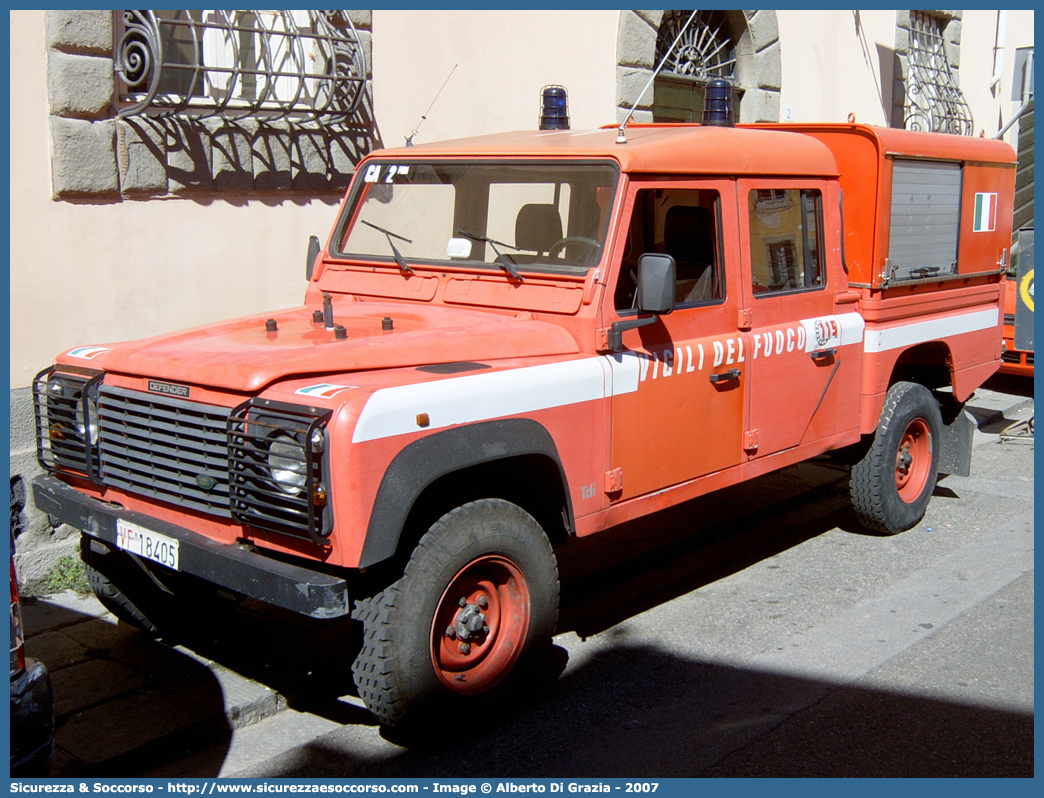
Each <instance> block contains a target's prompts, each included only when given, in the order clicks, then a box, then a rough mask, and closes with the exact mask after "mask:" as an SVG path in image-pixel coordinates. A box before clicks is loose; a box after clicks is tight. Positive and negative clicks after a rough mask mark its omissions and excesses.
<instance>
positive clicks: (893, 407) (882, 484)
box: [850, 382, 942, 535]
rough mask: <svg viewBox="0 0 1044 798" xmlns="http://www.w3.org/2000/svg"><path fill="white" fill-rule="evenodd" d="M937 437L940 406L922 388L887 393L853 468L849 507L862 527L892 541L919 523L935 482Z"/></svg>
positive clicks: (904, 385)
mask: <svg viewBox="0 0 1044 798" xmlns="http://www.w3.org/2000/svg"><path fill="white" fill-rule="evenodd" d="M941 435H942V415H941V413H940V411H939V403H938V402H936V401H935V398H934V397H933V396H932V394H931V392H930V391H929V390H928V389H927V388H925V387H924V386H923V385H919V384H917V383H913V382H898V383H896V384H895V385H893V386H892V387H891V388H890V389H889V390H888V395H887V396H886V397H885V404H884V409H883V410H882V411H881V421H880V423H879V424H878V427H877V432H876V434H875V435H874V440H873V443H872V444H871V446H870V449H869V450H868V451H867V453H866V455H865V456H864V457H863V458H862V459H861V460H860V461H859V462H857V463H856V464H855V465H854V466H852V479H851V483H850V491H851V496H852V506H853V507H854V509H855V511H856V514H857V515H858V516H859V519H860V521H861V522H862V523H863V525H864V526H866V527H867V528H869V529H871V530H874V531H876V532H883V533H885V534H889V535H895V534H898V533H899V532H903V531H905V530H907V529H909V528H910V527H913V526H916V525H917V524H918V523H919V522H920V520H921V519H922V518H923V517H924V513H925V510H927V508H928V501H929V500H930V499H931V496H932V492H933V491H934V490H935V483H936V479H937V478H938V473H939V445H940V441H941Z"/></svg>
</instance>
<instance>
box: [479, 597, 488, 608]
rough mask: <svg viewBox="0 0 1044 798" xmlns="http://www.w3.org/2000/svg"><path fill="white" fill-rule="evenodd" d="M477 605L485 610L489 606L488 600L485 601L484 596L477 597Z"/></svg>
mask: <svg viewBox="0 0 1044 798" xmlns="http://www.w3.org/2000/svg"><path fill="white" fill-rule="evenodd" d="M478 605H479V606H480V607H481V608H482V609H486V607H488V606H489V599H487V598H486V597H485V596H479V598H478Z"/></svg>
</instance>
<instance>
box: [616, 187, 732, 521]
mask: <svg viewBox="0 0 1044 798" xmlns="http://www.w3.org/2000/svg"><path fill="white" fill-rule="evenodd" d="M624 219H625V224H626V225H627V228H626V229H627V234H626V236H622V237H621V239H622V242H621V244H619V245H618V250H617V251H616V252H615V253H614V258H615V259H616V261H617V267H616V269H615V273H616V282H615V289H614V293H613V300H614V302H613V305H614V308H615V313H613V312H609V313H607V315H606V317H605V321H606V322H607V326H608V325H609V324H611V323H612V322H613V321H614V320H617V321H619V320H625V319H632V318H635V316H637V315H639V314H638V312H637V310H636V309H635V308H636V300H635V293H636V285H637V270H638V259H639V257H640V256H641V255H642V254H643V253H646V252H657V253H666V254H670V255H671V256H673V257H674V259H675V264H676V285H675V301H676V306H675V310H674V312H673V313H670V314H667V315H664V316H661V317H660V318H659V320H658V321H657V322H656V323H654V324H650V325H647V326H644V327H640V328H637V329H632V330H627V331H625V332H624V333H623V338H622V340H623V351H621V352H619V353H615V354H611V355H609V356H608V360H609V363H610V367H611V370H612V379H613V398H612V441H611V471H610V472H609V475H608V477H607V483H609V484H607V487H606V492H607V493H608V494H609V497H610V499H611V500H612V501H619V500H625V499H629V498H634V497H637V496H641V495H644V494H648V493H651V492H654V491H658V490H662V489H664V488H668V487H670V486H672V485H677V484H679V483H682V482H685V481H687V480H691V479H693V478H695V477H699V476H702V475H705V474H709V473H712V472H715V471H719V470H721V469H724V468H727V467H729V466H732V465H736V464H737V463H739V462H741V459H742V456H743V450H742V442H741V437H742V433H743V426H744V425H743V420H744V419H743V416H744V410H745V404H746V402H745V396H746V391H747V387H748V383H749V375H748V371H747V369H748V366H749V361H748V351H749V339H748V337H747V336H746V335H745V334H743V333H741V332H740V331H739V330H738V329H737V308H738V306H739V297H740V291H739V286H738V276H739V275H738V264H739V252H738V245H737V240H736V236H735V234H733V235H732V236H731V237H730V236H727V235H723V231H735V230H737V227H736V222H737V219H736V204H735V186H734V183H733V182H731V181H728V180H707V181H704V180H676V181H657V182H655V183H651V182H650V183H642V182H632V183H631V184H630V186H629V192H628V197H627V199H626V202H625V206H624Z"/></svg>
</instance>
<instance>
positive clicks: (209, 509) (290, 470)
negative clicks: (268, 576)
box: [33, 369, 333, 545]
mask: <svg viewBox="0 0 1044 798" xmlns="http://www.w3.org/2000/svg"><path fill="white" fill-rule="evenodd" d="M101 380H102V375H101V374H97V375H89V378H88V377H83V376H78V375H74V374H68V373H61V372H55V371H54V370H53V369H48V370H47V371H44V372H41V373H40V374H39V375H38V376H37V378H36V381H35V382H34V383H33V395H34V400H35V403H36V425H37V433H36V436H37V449H38V454H39V458H40V463H41V465H43V466H44V467H45V468H46V469H48V470H50V471H65V472H74V473H79V474H82V475H85V476H87V477H88V478H89V479H91V480H93V481H94V482H96V483H98V484H100V485H108V486H111V487H114V488H120V489H121V490H126V491H127V492H128V493H134V494H137V495H140V496H146V497H149V498H151V499H155V500H158V501H162V502H167V503H169V504H172V505H175V506H178V507H183V508H186V509H191V510H197V511H200V512H203V513H207V514H209V515H215V516H219V517H221V518H227V519H231V520H234V521H236V522H238V523H241V524H244V525H246V526H252V527H255V528H258V529H266V530H271V531H273V532H281V533H283V534H286V535H292V536H294V537H298V538H303V539H305V540H311V541H312V542H314V543H318V544H319V545H328V540H327V538H328V537H329V535H330V532H331V531H332V529H333V516H332V511H331V509H330V506H329V503H328V497H327V494H326V491H327V487H326V485H325V483H324V472H325V471H326V468H327V467H328V463H327V462H326V457H327V454H326V452H327V436H326V423H327V421H328V420H329V418H330V416H331V412H330V411H329V410H316V409H313V408H308V407H301V406H298V405H290V404H282V403H277V402H271V401H268V400H263V399H251V400H250V401H248V402H246V403H244V404H242V405H240V406H239V407H237V408H235V409H234V410H231V409H229V408H226V407H220V406H216V405H206V404H201V403H199V402H190V401H188V400H185V399H178V398H175V397H172V396H168V395H166V394H155V393H146V392H144V391H132V390H128V389H126V388H117V387H113V386H109V385H103V384H101ZM295 480H296V481H297V482H295ZM298 483H299V484H298Z"/></svg>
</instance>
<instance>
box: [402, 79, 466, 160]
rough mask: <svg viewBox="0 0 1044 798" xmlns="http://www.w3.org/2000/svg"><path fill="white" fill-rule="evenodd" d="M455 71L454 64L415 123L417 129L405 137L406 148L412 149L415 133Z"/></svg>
mask: <svg viewBox="0 0 1044 798" xmlns="http://www.w3.org/2000/svg"><path fill="white" fill-rule="evenodd" d="M456 69H457V64H454V65H453V69H451V70H450V73H449V74H448V75H446V80H444V81H443V82H442V88H440V89H439V90H438V91H437V92H435V97H434V99H432V101H431V105H429V106H428V110H427V111H425V112H424V113H423V114H421V118H420V122H418V123H417V127H415V128H414V129H413V132H412V133H410V135H408V136H407V137H406V146H407V147H412V146H413V137H414V136H416V135H417V131H418V130H420V126H421V125H423V124H424V120H425V119H427V118H428V112H429V111H431V106H432V105H435V100H437V99H439V95H440V94H442V89H444V88H446V84H447V83H449V81H450V78H452V77H453V73H454V72H455V71H456Z"/></svg>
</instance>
